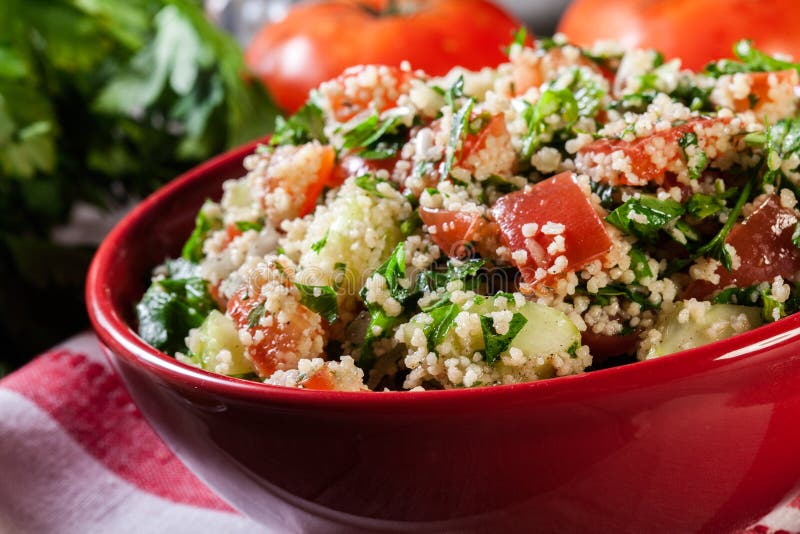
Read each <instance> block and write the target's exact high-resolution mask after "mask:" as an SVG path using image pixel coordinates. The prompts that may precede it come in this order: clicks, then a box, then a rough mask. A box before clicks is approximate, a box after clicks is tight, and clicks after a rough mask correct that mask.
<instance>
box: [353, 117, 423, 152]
mask: <svg viewBox="0 0 800 534" xmlns="http://www.w3.org/2000/svg"><path fill="white" fill-rule="evenodd" d="M407 137H408V128H407V127H406V126H405V125H403V124H402V122H401V118H400V117H398V116H394V117H389V118H388V119H386V120H384V121H383V122H380V118H379V117H378V115H377V114H376V115H372V116H371V117H369V118H367V119H366V120H364V121H363V122H361V123H359V124H358V125H356V126H355V127H353V129H352V130H350V131H348V132H346V133H345V134H344V144H343V147H344V148H346V149H361V150H360V151H359V153H358V154H359V156H361V157H362V158H364V159H386V158H391V157H393V156H395V155H397V153H398V151H399V150H400V149H401V148H402V147H403V144H404V143H405V141H406V138H407Z"/></svg>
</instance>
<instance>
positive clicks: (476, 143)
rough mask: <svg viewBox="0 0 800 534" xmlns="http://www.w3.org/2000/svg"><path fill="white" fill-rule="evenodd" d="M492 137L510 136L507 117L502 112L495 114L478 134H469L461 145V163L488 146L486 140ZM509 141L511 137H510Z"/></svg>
mask: <svg viewBox="0 0 800 534" xmlns="http://www.w3.org/2000/svg"><path fill="white" fill-rule="evenodd" d="M490 137H508V129H507V128H506V119H505V117H504V116H503V114H502V113H498V114H497V115H493V116H492V118H491V119H489V122H488V123H487V124H486V126H484V127H483V129H482V130H481V131H479V132H478V133H476V134H469V135H467V137H466V138H465V139H464V143H463V145H462V147H461V156H460V158H459V164H460V163H463V162H464V161H466V160H467V159H469V157H470V156H471V155H472V154H477V153H478V152H480V151H481V150H483V149H484V148H485V147H486V142H487V141H488V139H489V138H490ZM508 141H509V143H510V142H511V139H510V138H509V139H508Z"/></svg>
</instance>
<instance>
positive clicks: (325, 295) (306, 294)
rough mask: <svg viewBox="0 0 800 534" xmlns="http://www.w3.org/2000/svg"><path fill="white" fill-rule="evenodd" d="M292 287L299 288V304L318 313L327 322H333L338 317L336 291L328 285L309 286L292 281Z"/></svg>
mask: <svg viewBox="0 0 800 534" xmlns="http://www.w3.org/2000/svg"><path fill="white" fill-rule="evenodd" d="M294 287H296V288H297V289H299V290H300V304H302V305H303V306H305V307H306V308H308V309H309V310H311V311H313V312H314V313H318V314H319V315H320V316H321V317H322V318H324V319H325V320H327V321H328V322H329V323H335V322H336V320H337V319H338V318H339V301H338V299H337V297H336V291H334V289H333V288H332V287H330V286H309V285H305V284H300V283H297V282H294Z"/></svg>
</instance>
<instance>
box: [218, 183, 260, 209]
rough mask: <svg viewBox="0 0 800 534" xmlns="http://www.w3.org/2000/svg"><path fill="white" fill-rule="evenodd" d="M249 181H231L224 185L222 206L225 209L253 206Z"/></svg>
mask: <svg viewBox="0 0 800 534" xmlns="http://www.w3.org/2000/svg"><path fill="white" fill-rule="evenodd" d="M251 188H252V184H250V183H249V180H231V181H229V182H226V183H225V195H224V197H223V204H224V205H225V207H226V208H228V209H230V208H249V207H250V206H251V205H252V204H253V196H252V195H251V193H250V190H251Z"/></svg>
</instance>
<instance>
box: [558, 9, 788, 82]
mask: <svg viewBox="0 0 800 534" xmlns="http://www.w3.org/2000/svg"><path fill="white" fill-rule="evenodd" d="M798 20H800V2H798V1H797V0H769V1H763V0H576V1H575V2H573V3H572V5H571V6H570V7H569V9H568V10H567V12H566V13H565V14H564V17H563V18H562V19H561V22H560V24H559V27H558V30H559V31H560V32H562V33H564V34H566V36H567V37H568V38H569V40H570V41H572V42H574V43H576V44H579V45H584V46H588V45H591V44H592V43H594V42H595V41H596V40H598V39H613V40H615V41H620V42H621V43H623V44H624V45H626V46H628V47H636V48H654V49H656V50H659V51H661V52H663V53H664V55H665V56H666V57H667V58H668V59H670V58H680V59H681V60H682V63H683V65H684V66H685V67H687V68H690V69H693V70H700V69H702V68H703V67H704V66H705V65H706V64H707V63H708V62H710V61H713V60H715V59H720V58H724V57H731V55H732V52H731V50H732V48H733V43H734V42H736V41H738V40H740V39H752V40H753V41H755V46H756V47H757V48H759V49H760V50H763V51H765V52H767V53H770V54H775V53H783V54H789V55H792V56H794V57H795V58H800V32H798V31H797V21H798Z"/></svg>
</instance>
